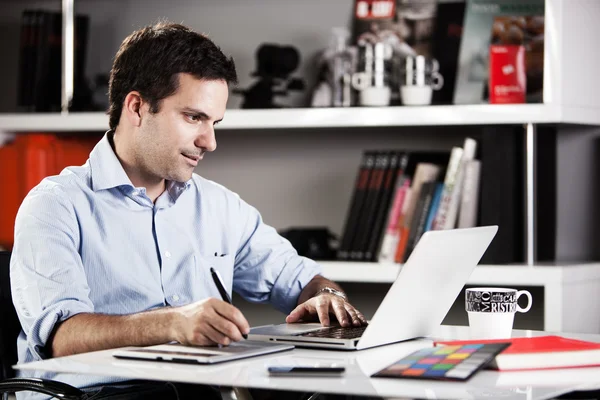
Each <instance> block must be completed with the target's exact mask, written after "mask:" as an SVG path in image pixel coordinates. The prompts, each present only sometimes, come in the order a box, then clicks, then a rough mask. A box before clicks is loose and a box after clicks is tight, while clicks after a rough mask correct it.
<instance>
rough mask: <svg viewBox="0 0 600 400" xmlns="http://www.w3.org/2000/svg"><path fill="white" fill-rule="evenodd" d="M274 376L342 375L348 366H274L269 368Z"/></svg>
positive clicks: (270, 373)
mask: <svg viewBox="0 0 600 400" xmlns="http://www.w3.org/2000/svg"><path fill="white" fill-rule="evenodd" d="M268 371H269V375H272V376H337V375H342V374H343V373H344V371H346V368H344V367H336V366H319V367H316V366H315V367H311V366H280V365H278V366H272V367H269V368H268Z"/></svg>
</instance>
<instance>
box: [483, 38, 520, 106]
mask: <svg viewBox="0 0 600 400" xmlns="http://www.w3.org/2000/svg"><path fill="white" fill-rule="evenodd" d="M489 84H490V88H489V89H490V103H492V104H510V103H525V95H526V93H527V75H526V71H525V47H524V46H520V45H492V46H490V80H489Z"/></svg>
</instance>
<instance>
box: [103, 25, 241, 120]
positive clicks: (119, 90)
mask: <svg viewBox="0 0 600 400" xmlns="http://www.w3.org/2000/svg"><path fill="white" fill-rule="evenodd" d="M181 72H183V73H189V74H192V75H193V76H194V77H196V78H198V79H209V80H224V81H226V82H227V83H228V84H234V85H235V84H237V74H236V72H235V63H234V62H233V59H232V58H231V57H230V58H227V56H225V54H223V52H222V51H221V49H220V48H219V47H217V45H215V44H214V43H213V42H212V41H211V40H210V39H209V38H208V37H207V36H205V35H202V34H199V33H197V32H194V31H192V30H191V29H189V28H187V27H185V26H183V25H179V24H172V23H168V22H159V23H157V24H155V25H151V26H147V27H145V28H142V29H140V30H137V31H135V32H133V33H132V34H131V35H129V36H128V37H127V38H125V40H123V43H121V47H120V48H119V51H118V52H117V54H116V56H115V60H114V63H113V66H112V70H111V71H110V82H109V86H108V99H109V103H110V108H109V110H108V114H109V116H110V121H109V125H110V128H111V129H115V128H116V127H117V125H118V124H119V119H120V118H121V110H122V109H123V102H124V101H125V97H126V96H127V94H128V93H130V92H131V91H133V90H135V91H138V92H140V95H141V96H142V98H143V99H144V100H145V101H147V102H148V103H149V104H150V111H151V112H153V113H156V112H158V111H159V109H160V101H161V100H162V99H164V98H166V97H168V96H171V95H172V94H174V93H175V92H176V91H177V89H178V87H179V79H178V75H177V74H178V73H181Z"/></svg>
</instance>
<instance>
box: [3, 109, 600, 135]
mask: <svg viewBox="0 0 600 400" xmlns="http://www.w3.org/2000/svg"><path fill="white" fill-rule="evenodd" d="M527 123H534V124H560V123H578V124H584V125H585V124H589V125H600V112H597V111H596V110H594V109H589V108H585V107H577V108H566V107H560V106H554V105H546V104H510V105H499V104H479V105H449V106H422V107H402V106H398V107H373V108H367V107H353V108H289V109H265V110H242V109H232V110H227V112H226V113H225V118H224V119H223V121H222V122H221V123H220V124H219V125H218V128H219V129H222V130H228V129H258V130H266V129H293V128H347V127H360V128H368V127H378V126H379V127H395V126H397V127H401V126H464V125H493V124H510V125H515V124H527ZM106 129H108V116H107V115H106V114H104V113H102V112H83V113H70V114H60V113H35V114H0V131H4V132H15V133H16V132H32V131H33V132H39V131H42V132H86V131H88V132H89V131H104V130H106ZM278 132H280V131H278Z"/></svg>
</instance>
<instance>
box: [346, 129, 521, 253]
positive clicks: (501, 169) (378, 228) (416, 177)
mask: <svg viewBox="0 0 600 400" xmlns="http://www.w3.org/2000/svg"><path fill="white" fill-rule="evenodd" d="M486 129H488V128H485V129H484V133H483V135H481V137H479V138H478V140H480V141H481V143H479V142H478V141H477V140H475V139H473V138H466V139H465V140H464V142H463V147H455V148H453V149H452V151H451V152H450V153H445V152H418V151H400V150H395V151H392V150H386V151H375V150H368V151H364V153H363V156H362V161H361V164H360V167H359V169H358V172H357V175H356V179H355V183H354V190H353V193H352V196H351V201H350V205H349V208H348V212H347V214H346V221H345V224H344V230H343V232H342V235H341V240H340V246H339V248H338V251H337V256H336V258H337V259H338V260H349V261H363V262H376V261H379V262H385V263H392V262H395V263H402V262H404V261H405V260H406V259H407V258H408V256H409V255H410V253H411V251H412V249H413V248H414V246H415V245H416V243H418V241H419V239H420V238H421V236H422V235H423V233H425V232H427V231H429V230H432V229H454V228H466V227H473V226H478V225H485V224H500V225H501V226H502V228H503V229H501V230H504V229H505V230H506V231H507V232H505V234H504V237H503V239H501V240H500V242H501V243H499V244H497V248H496V249H495V250H493V251H492V253H491V255H488V260H489V261H488V262H487V263H490V264H495V263H501V262H502V260H509V259H510V260H512V261H518V259H517V258H516V254H517V252H519V251H520V250H521V248H520V247H519V245H522V244H521V243H516V240H515V236H514V231H515V229H516V227H517V226H520V225H518V220H517V219H515V218H516V217H517V216H518V215H519V213H520V212H521V213H522V209H520V208H519V205H518V202H519V201H522V199H521V198H520V197H519V196H520V195H521V194H522V188H518V187H515V184H516V186H518V182H520V181H519V179H522V177H520V178H519V176H520V174H521V172H522V171H521V169H520V164H519V163H518V162H516V161H517V160H518V159H520V158H519V157H518V155H517V154H515V151H514V150H515V149H516V148H518V146H517V142H518V137H517V136H516V135H515V136H511V135H507V136H506V137H505V136H503V135H501V136H502V137H499V135H498V134H495V133H493V132H491V131H490V132H488V131H487V130H486ZM493 129H502V128H500V127H494V128H493ZM478 149H479V151H480V154H479V156H480V157H482V159H481V160H479V159H475V155H476V153H477V150H478ZM509 149H510V150H509ZM488 164H489V165H488ZM506 164H509V165H506ZM442 178H443V180H442ZM516 178H518V179H516ZM509 186H510V187H509ZM441 213H445V217H441ZM504 218H508V219H509V220H508V221H505V220H504ZM436 223H437V224H438V226H436ZM521 234H522V233H521ZM516 237H519V236H518V235H517V236H516ZM486 254H487V253H486Z"/></svg>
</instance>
